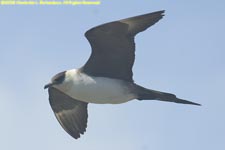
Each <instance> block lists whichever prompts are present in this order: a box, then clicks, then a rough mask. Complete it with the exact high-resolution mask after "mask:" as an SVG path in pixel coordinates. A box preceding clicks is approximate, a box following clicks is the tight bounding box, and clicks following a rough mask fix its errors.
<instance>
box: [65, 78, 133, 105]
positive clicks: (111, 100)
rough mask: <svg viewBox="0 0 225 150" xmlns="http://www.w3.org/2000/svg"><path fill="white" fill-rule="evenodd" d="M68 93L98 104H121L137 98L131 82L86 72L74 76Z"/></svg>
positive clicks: (81, 99)
mask: <svg viewBox="0 0 225 150" xmlns="http://www.w3.org/2000/svg"><path fill="white" fill-rule="evenodd" d="M66 94H68V95H69V96H71V97H73V98H75V99H77V100H80V101H84V102H88V103H97V104H107V103H108V104H119V103H124V102H127V101H129V100H132V99H135V98H136V96H135V94H133V93H132V92H131V90H130V89H129V84H128V83H126V82H124V81H122V80H117V79H111V78H105V77H91V76H87V75H85V74H84V75H82V76H79V77H74V79H73V84H71V86H70V88H69V89H68V90H67V91H66Z"/></svg>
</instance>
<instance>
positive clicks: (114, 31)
mask: <svg viewBox="0 0 225 150" xmlns="http://www.w3.org/2000/svg"><path fill="white" fill-rule="evenodd" d="M163 13H164V11H157V12H153V13H149V14H145V15H141V16H136V17H131V18H127V19H123V20H119V21H114V22H111V23H106V24H103V25H100V26H97V27H94V28H92V29H90V30H88V31H87V32H86V33H85V36H86V38H87V39H88V41H89V42H90V45H91V47H92V53H91V56H90V58H89V59H88V61H87V62H86V64H85V65H84V66H83V67H82V68H81V71H83V72H84V73H86V74H89V75H92V76H101V77H110V78H117V79H122V80H126V81H129V82H133V79H132V76H133V73H132V66H133V64H134V58H135V43H134V37H135V35H136V34H137V33H139V32H141V31H144V30H145V29H147V28H148V27H150V26H151V25H153V24H155V23H156V22H158V21H159V20H160V19H161V18H162V17H163V16H164V15H163Z"/></svg>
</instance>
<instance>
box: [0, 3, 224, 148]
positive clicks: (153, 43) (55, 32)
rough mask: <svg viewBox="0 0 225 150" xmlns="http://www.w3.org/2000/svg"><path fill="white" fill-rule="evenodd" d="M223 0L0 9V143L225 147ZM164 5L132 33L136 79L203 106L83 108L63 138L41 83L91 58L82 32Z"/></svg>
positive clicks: (154, 104)
mask: <svg viewBox="0 0 225 150" xmlns="http://www.w3.org/2000/svg"><path fill="white" fill-rule="evenodd" d="M224 7H225V1H222V0H217V1H203V0H199V1H194V0H189V1H179V0H174V1H169V0H166V1H161V0H160V1H153V0H149V1H145V0H139V1H138V0H136V1H126V2H125V1H119V0H113V1H103V0H102V4H101V5H99V6H0V14H1V18H0V22H1V26H0V68H1V72H0V73H1V78H0V91H1V92H0V118H1V124H0V133H1V134H0V141H1V145H0V149H5V150H14V149H17V150H24V149H33V150H40V149H54V150H62V149H82V150H99V149H107V150H115V149H129V150H152V149H154V150H165V149H167V150H174V149H175V150H179V149H182V150H190V149H194V150H195V149H204V150H212V149H218V150H220V149H225V143H224V140H225V118H224V114H225V109H224V106H225V92H224V89H225V78H224V77H225V67H224V65H225V59H224V56H225V44H224V39H225V19H224V17H225V9H224ZM157 10H166V13H165V17H164V18H163V19H162V20H160V21H159V22H158V23H157V24H155V25H154V26H153V27H151V28H149V29H148V30H146V31H145V32H142V33H140V34H139V35H138V36H137V37H136V60H135V65H134V68H133V72H134V80H135V82H136V83H138V84H140V85H143V86H145V87H148V88H151V89H156V90H161V91H165V92H171V93H174V94H176V95H177V96H178V97H180V98H184V99H188V100H191V101H195V102H198V103H201V104H202V105H203V106H202V107H197V106H190V105H179V104H174V103H166V102H159V101H137V100H134V101H131V102H128V103H125V104H121V105H96V104H90V105H89V110H88V111H89V118H88V128H87V132H86V133H85V134H84V135H83V136H82V137H81V138H80V139H79V140H74V139H73V138H71V137H70V136H69V135H68V134H67V133H66V132H65V131H64V130H63V129H62V128H61V126H60V125H59V123H58V122H57V120H56V118H55V116H54V114H53V112H52V110H51V108H50V105H49V102H48V94H47V90H44V89H43V86H44V84H45V83H47V82H49V80H50V78H51V77H52V76H53V75H54V74H56V73H58V72H60V71H63V70H67V69H71V68H78V67H80V66H82V65H83V64H84V63H85V62H86V60H87V58H88V57H89V55H90V50H91V49H90V45H89V43H88V41H87V40H86V39H85V37H84V33H85V31H87V30H88V29H90V28H91V27H94V26H96V25H99V24H102V23H105V22H109V21H114V20H118V19H123V18H126V17H131V16H135V15H140V14H145V13H149V12H153V11H157Z"/></svg>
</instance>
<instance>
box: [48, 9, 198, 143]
mask: <svg viewBox="0 0 225 150" xmlns="http://www.w3.org/2000/svg"><path fill="white" fill-rule="evenodd" d="M163 16H164V11H157V12H153V13H148V14H144V15H140V16H135V17H131V18H127V19H122V20H118V21H114V22H110V23H106V24H103V25H100V26H97V27H94V28H92V29H90V30H88V31H87V32H86V33H85V36H86V38H87V39H88V41H89V43H90V45H91V48H92V52H91V56H90V58H89V59H88V61H87V62H86V64H85V65H84V66H82V67H81V68H78V69H71V70H67V71H63V72H61V73H58V74H56V75H55V76H54V77H53V78H52V79H51V82H50V83H49V84H47V85H45V87H44V88H45V89H46V88H48V93H49V101H50V105H51V107H52V109H53V111H54V113H55V116H56V118H57V120H58V121H59V123H60V124H61V126H62V127H63V128H64V130H65V131H66V132H67V133H68V134H70V135H71V136H72V137H74V138H75V139H77V138H79V137H80V135H81V134H84V132H85V131H86V127H87V118H88V112H87V107H88V103H96V104H120V103H125V102H128V101H131V100H134V99H137V100H159V101H166V102H174V103H181V104H191V105H200V104H198V103H194V102H191V101H188V100H184V99H180V98H177V97H176V96H175V95H174V94H170V93H166V92H160V91H156V90H152V89H147V88H144V87H142V86H140V85H138V84H136V83H134V80H133V72H132V67H133V64H134V59H135V42H134V37H135V35H136V34H138V33H139V32H142V31H144V30H146V29H147V28H148V27H150V26H152V25H154V24H155V23H156V22H158V21H159V20H160V19H161V18H162V17H163Z"/></svg>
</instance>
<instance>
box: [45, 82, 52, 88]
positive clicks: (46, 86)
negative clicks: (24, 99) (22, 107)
mask: <svg viewBox="0 0 225 150" xmlns="http://www.w3.org/2000/svg"><path fill="white" fill-rule="evenodd" d="M53 85H54V83H48V84H46V85H45V86H44V89H47V88H49V87H51V86H53Z"/></svg>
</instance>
